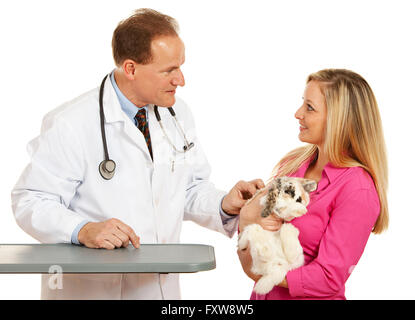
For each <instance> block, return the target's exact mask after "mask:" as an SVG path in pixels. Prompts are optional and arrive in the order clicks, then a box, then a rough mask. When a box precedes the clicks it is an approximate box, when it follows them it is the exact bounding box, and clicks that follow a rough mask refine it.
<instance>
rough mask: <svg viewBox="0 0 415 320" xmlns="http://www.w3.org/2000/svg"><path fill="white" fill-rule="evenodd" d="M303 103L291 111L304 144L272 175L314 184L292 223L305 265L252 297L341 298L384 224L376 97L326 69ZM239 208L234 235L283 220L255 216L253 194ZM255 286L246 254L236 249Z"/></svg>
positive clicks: (314, 77)
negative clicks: (372, 235)
mask: <svg viewBox="0 0 415 320" xmlns="http://www.w3.org/2000/svg"><path fill="white" fill-rule="evenodd" d="M303 99H304V102H303V104H302V105H301V107H300V108H299V109H298V110H297V112H296V113H295V118H296V119H297V120H298V121H299V125H300V128H299V130H300V133H299V136H298V137H299V139H300V140H301V141H302V142H306V143H307V145H306V146H303V147H301V148H298V149H295V150H293V151H291V152H289V153H288V154H287V155H286V156H284V157H283V158H282V159H281V160H280V161H279V163H278V164H277V166H276V167H275V168H274V171H273V174H272V177H275V176H285V175H288V176H293V177H305V178H308V179H314V180H315V181H317V182H318V188H317V190H316V191H314V192H312V193H311V194H310V204H309V205H308V212H307V214H306V215H304V216H302V217H299V218H296V219H294V220H293V221H292V224H293V225H294V226H295V227H297V228H298V229H299V231H300V235H299V240H300V242H301V245H302V247H303V251H304V258H305V264H304V265H303V266H302V267H300V268H297V269H294V270H291V271H289V272H288V273H287V275H286V277H285V279H284V281H283V282H282V283H280V284H279V285H278V286H275V287H274V289H273V290H272V291H271V292H270V293H268V294H267V295H262V296H261V295H258V294H256V293H255V292H253V293H252V295H251V299H345V283H346V280H347V279H348V277H349V276H350V274H351V272H352V271H353V268H354V266H355V265H356V264H357V262H358V261H359V259H360V257H361V255H362V253H363V250H364V248H365V245H366V243H367V240H368V238H369V235H370V233H371V232H373V233H381V232H382V231H384V230H385V229H386V228H387V226H388V202H387V197H386V190H387V186H388V169H387V159H386V151H385V143H384V138H383V132H382V124H381V118H380V115H379V110H378V106H377V103H376V99H375V96H374V94H373V92H372V90H371V88H370V87H369V85H368V83H367V82H366V81H365V80H364V79H363V78H362V77H361V76H360V75H358V74H356V73H354V72H352V71H349V70H343V69H326V70H321V71H319V72H316V73H313V74H311V75H310V76H309V77H308V79H307V84H306V88H305V92H304V97H303ZM257 199H258V200H257V201H253V202H251V203H250V204H248V205H247V206H245V207H244V208H243V209H242V210H241V214H240V230H241V231H242V230H243V228H244V227H245V226H247V225H249V224H251V223H259V224H261V225H262V226H263V227H264V228H266V229H268V230H277V229H278V228H279V227H280V225H281V222H280V221H278V220H276V219H275V218H272V217H268V218H266V219H263V218H260V214H259V213H260V210H261V208H260V206H259V197H257ZM238 254H239V258H240V261H241V264H242V267H243V269H244V271H245V273H246V274H247V275H248V276H249V277H250V278H251V279H253V280H254V281H257V280H258V279H259V278H260V276H258V275H255V274H253V273H252V272H251V270H250V269H251V264H252V259H251V257H250V255H249V250H245V251H242V252H241V251H238Z"/></svg>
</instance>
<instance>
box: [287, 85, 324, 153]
mask: <svg viewBox="0 0 415 320" xmlns="http://www.w3.org/2000/svg"><path fill="white" fill-rule="evenodd" d="M303 100H304V102H303V104H302V105H301V107H300V108H299V109H298V110H297V112H296V113H295V118H296V119H297V120H298V121H299V123H300V133H299V135H298V138H299V139H300V140H301V141H302V142H307V143H310V144H315V145H317V146H319V147H322V146H323V145H324V140H325V131H326V122H327V106H326V99H325V97H324V95H323V94H322V93H321V91H320V85H319V83H318V82H317V81H310V82H309V83H307V85H306V87H305V91H304V97H303Z"/></svg>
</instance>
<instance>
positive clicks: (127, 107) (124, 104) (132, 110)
mask: <svg viewBox="0 0 415 320" xmlns="http://www.w3.org/2000/svg"><path fill="white" fill-rule="evenodd" d="M110 79H111V84H112V86H113V87H114V90H115V93H116V94H117V97H118V101H119V102H120V105H121V109H122V110H123V111H124V112H125V113H126V114H127V116H128V118H130V119H131V120H132V121H134V118H135V115H136V114H137V112H138V110H140V109H141V108H138V107H137V106H136V105H135V104H134V103H132V102H131V101H130V100H128V99H127V97H126V96H125V95H124V94H123V93H122V92H121V90H120V88H119V87H118V85H117V83H116V81H115V77H114V71H112V72H111V75H110ZM143 108H146V109H147V106H144V107H143Z"/></svg>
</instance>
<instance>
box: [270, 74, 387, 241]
mask: <svg viewBox="0 0 415 320" xmlns="http://www.w3.org/2000/svg"><path fill="white" fill-rule="evenodd" d="M313 80H314V81H317V82H318V83H319V84H320V89H321V92H322V94H323V95H324V96H325V99H326V105H327V126H326V133H325V134H326V137H325V144H324V153H325V154H327V156H328V159H329V162H330V163H332V164H333V165H334V166H336V167H356V166H357V167H361V168H363V169H365V170H366V171H367V172H368V173H369V174H370V175H371V177H372V179H373V181H374V183H375V186H376V190H377V193H378V196H379V200H380V214H379V217H378V219H377V221H376V224H375V226H374V228H373V230H372V232H373V233H376V234H379V233H381V232H382V231H384V230H386V229H387V227H388V223H389V210H388V200H387V188H388V165H387V157H386V146H385V140H384V138H383V130H382V121H381V117H380V114H379V110H378V105H377V102H376V99H375V96H374V94H373V92H372V89H371V88H370V86H369V84H368V83H367V82H366V81H365V79H363V78H362V77H361V76H360V75H358V74H357V73H355V72H352V71H349V70H344V69H325V70H321V71H318V72H316V73H312V74H311V75H309V76H308V78H307V83H308V82H310V81H313ZM317 153H318V148H317V146H316V145H306V146H303V147H300V148H297V149H295V150H292V151H291V152H289V153H288V154H286V155H285V156H284V157H283V158H282V159H281V160H280V161H279V162H278V164H277V165H276V166H275V168H274V170H273V172H272V176H284V175H288V174H291V173H294V172H295V171H297V170H298V168H299V167H300V166H301V165H302V164H303V163H304V162H305V161H307V160H308V159H310V158H311V157H313V156H316V155H317Z"/></svg>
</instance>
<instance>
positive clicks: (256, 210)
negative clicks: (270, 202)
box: [238, 189, 283, 282]
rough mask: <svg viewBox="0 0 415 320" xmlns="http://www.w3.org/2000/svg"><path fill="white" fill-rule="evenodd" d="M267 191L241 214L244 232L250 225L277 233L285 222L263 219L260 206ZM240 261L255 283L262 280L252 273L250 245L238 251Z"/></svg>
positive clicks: (245, 207)
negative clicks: (256, 225)
mask: <svg viewBox="0 0 415 320" xmlns="http://www.w3.org/2000/svg"><path fill="white" fill-rule="evenodd" d="M266 192H267V189H265V190H263V191H261V193H260V194H258V195H257V196H256V197H255V198H254V199H253V200H252V201H250V202H249V203H247V204H246V205H245V206H244V207H243V208H242V209H241V212H240V218H239V230H240V232H242V231H243V230H244V228H245V227H246V226H248V225H250V224H253V223H256V224H259V225H260V226H261V227H262V228H263V229H265V230H269V231H277V230H279V229H280V228H281V225H282V222H283V220H282V219H280V218H278V217H276V216H275V215H270V216H268V217H266V218H262V217H261V212H262V206H261V205H260V204H259V201H260V198H261V197H262V196H264V195H265V194H266ZM238 257H239V261H240V262H241V266H242V269H243V270H244V272H245V274H246V275H247V276H248V277H249V278H251V279H252V280H254V281H255V282H256V281H258V280H259V279H260V278H261V275H257V274H254V273H253V272H252V271H251V268H252V257H251V254H250V250H249V245H248V247H247V248H245V249H244V250H238Z"/></svg>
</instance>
